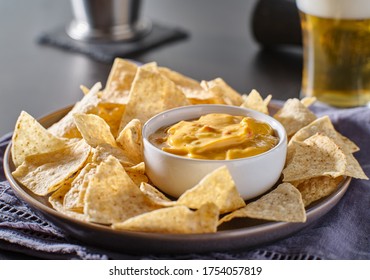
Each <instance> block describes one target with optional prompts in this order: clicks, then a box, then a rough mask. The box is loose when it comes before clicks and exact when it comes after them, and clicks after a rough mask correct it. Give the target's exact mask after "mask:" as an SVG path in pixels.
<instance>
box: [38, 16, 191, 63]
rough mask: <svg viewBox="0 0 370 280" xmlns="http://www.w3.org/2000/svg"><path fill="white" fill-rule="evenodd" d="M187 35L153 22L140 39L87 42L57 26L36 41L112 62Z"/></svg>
mask: <svg viewBox="0 0 370 280" xmlns="http://www.w3.org/2000/svg"><path fill="white" fill-rule="evenodd" d="M187 36H188V34H187V32H186V31H184V30H182V29H180V28H175V27H168V26H164V25H160V24H157V23H154V24H153V27H152V30H151V32H150V33H149V34H148V35H146V36H145V37H143V38H141V39H140V40H135V41H117V42H89V43H87V42H83V41H78V40H74V39H72V38H70V37H69V36H68V35H67V34H66V32H65V28H64V27H59V28H56V29H55V30H51V31H48V32H45V33H43V34H41V35H40V36H39V38H38V43H39V44H45V45H51V46H55V47H58V48H61V49H64V50H68V51H72V52H78V53H82V54H85V55H88V56H90V57H91V58H93V59H95V60H97V61H101V62H106V63H112V62H113V60H114V59H115V58H116V57H131V56H133V55H137V54H139V53H143V52H145V51H148V50H150V49H153V48H156V47H159V46H162V45H164V44H167V43H170V42H174V41H177V40H181V39H184V38H187Z"/></svg>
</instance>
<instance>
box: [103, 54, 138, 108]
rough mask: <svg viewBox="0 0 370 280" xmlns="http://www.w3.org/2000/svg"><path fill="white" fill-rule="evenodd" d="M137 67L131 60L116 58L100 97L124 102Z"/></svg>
mask: <svg viewBox="0 0 370 280" xmlns="http://www.w3.org/2000/svg"><path fill="white" fill-rule="evenodd" d="M137 68H138V66H137V65H136V64H135V63H133V62H130V61H128V60H126V59H122V58H116V59H115V60H114V62H113V66H112V69H111V71H110V73H109V77H108V80H107V84H106V86H105V89H104V91H103V93H102V96H101V97H102V99H103V100H108V101H110V102H113V103H121V104H126V103H127V100H128V95H129V92H130V88H131V84H132V82H133V80H134V78H135V74H136V71H137Z"/></svg>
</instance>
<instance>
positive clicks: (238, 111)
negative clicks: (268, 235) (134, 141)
mask: <svg viewBox="0 0 370 280" xmlns="http://www.w3.org/2000/svg"><path fill="white" fill-rule="evenodd" d="M209 113H226V114H230V115H239V116H250V117H252V118H255V119H257V120H261V121H263V122H266V123H268V124H269V125H270V126H271V127H272V128H273V129H274V130H275V133H276V134H277V135H278V136H279V143H278V144H277V145H276V146H275V147H274V148H272V149H271V150H269V151H267V152H265V153H263V154H260V155H257V156H253V157H247V158H241V159H233V160H203V159H191V158H186V157H181V156H177V155H174V154H170V153H167V152H164V151H162V150H161V149H159V148H157V147H155V146H154V145H153V144H152V143H150V142H149V140H148V139H149V136H150V135H151V134H153V133H154V132H156V131H157V130H158V129H159V128H161V127H165V126H170V125H172V124H175V123H177V122H179V121H181V120H190V119H196V118H199V117H200V116H202V115H206V114H209ZM143 141H144V161H145V167H146V172H147V175H148V177H149V179H150V180H151V181H152V183H153V184H154V185H155V186H157V187H158V188H159V189H160V190H162V191H163V192H165V193H166V194H168V195H170V196H173V197H179V196H180V195H181V194H182V193H184V192H185V191H186V190H188V189H190V188H192V187H194V186H195V185H196V184H197V183H198V182H199V181H200V180H201V179H202V178H203V177H204V176H205V175H207V174H208V173H210V172H211V171H213V170H215V169H217V168H218V167H220V166H222V165H226V166H227V167H228V169H229V171H230V173H231V176H232V178H233V180H234V182H235V184H236V187H237V189H238V191H239V193H240V195H241V196H242V197H243V199H245V200H247V199H251V198H253V197H256V196H258V195H260V194H262V193H264V192H266V191H267V190H269V189H270V188H271V187H272V186H273V185H274V184H275V183H276V181H277V180H278V179H279V177H280V175H281V171H282V169H283V167H284V163H285V157H286V150H287V136H286V132H285V129H284V127H283V126H282V125H281V124H280V123H279V122H278V121H277V120H275V119H274V118H272V117H270V116H267V115H265V114H262V113H259V112H256V111H253V110H249V109H245V108H241V107H236V106H228V105H194V106H185V107H179V108H175V109H172V110H168V111H165V112H162V113H159V114H158V115H156V116H154V117H152V118H151V119H150V120H148V121H147V122H146V123H145V125H144V127H143Z"/></svg>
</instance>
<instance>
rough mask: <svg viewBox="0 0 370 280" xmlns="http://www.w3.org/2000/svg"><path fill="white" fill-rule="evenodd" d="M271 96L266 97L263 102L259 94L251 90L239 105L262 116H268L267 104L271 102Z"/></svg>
mask: <svg viewBox="0 0 370 280" xmlns="http://www.w3.org/2000/svg"><path fill="white" fill-rule="evenodd" d="M271 97H272V96H271V95H269V96H267V97H266V99H265V100H264V99H263V98H262V96H261V95H260V94H259V92H258V91H257V90H255V89H253V90H252V91H251V92H250V93H249V94H248V96H247V97H246V98H244V102H243V104H241V105H240V106H241V107H244V108H248V109H252V110H256V111H258V112H261V113H263V114H266V115H268V114H269V110H268V104H269V102H270V100H271Z"/></svg>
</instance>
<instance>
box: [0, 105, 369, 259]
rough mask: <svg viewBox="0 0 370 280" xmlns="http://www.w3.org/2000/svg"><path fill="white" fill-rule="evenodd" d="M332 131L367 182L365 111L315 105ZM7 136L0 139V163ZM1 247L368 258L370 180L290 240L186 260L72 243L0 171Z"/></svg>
mask: <svg viewBox="0 0 370 280" xmlns="http://www.w3.org/2000/svg"><path fill="white" fill-rule="evenodd" d="M311 109H312V110H313V111H314V112H315V113H316V114H317V115H318V116H321V115H329V116H330V118H331V119H332V121H333V123H334V125H335V127H336V129H337V130H338V131H339V132H340V133H342V134H343V135H345V136H347V137H349V138H350V139H352V140H353V141H354V142H355V143H356V144H357V145H358V146H359V147H360V149H361V150H360V151H359V152H357V153H356V154H355V156H356V158H357V159H358V161H359V162H360V164H361V166H362V167H363V169H364V171H365V173H366V175H367V176H368V177H370V108H367V107H361V108H353V109H335V108H331V107H329V106H326V105H322V104H316V105H315V106H313V107H312V108H311ZM9 139H10V136H9V135H8V136H5V137H3V138H2V139H1V142H0V143H1V144H0V160H1V161H2V159H3V153H4V150H5V148H6V145H7V143H8V142H9ZM0 180H2V182H1V183H0V248H2V249H5V250H8V251H15V252H21V253H25V254H27V255H31V256H34V257H38V258H46V259H263V260H265V259H279V260H285V259H370V240H369V236H370V207H369V206H370V181H365V180H356V179H353V180H352V182H351V184H350V186H349V188H348V191H347V192H346V194H345V195H344V197H343V198H342V199H341V201H340V202H339V203H338V204H337V205H336V206H335V207H334V208H333V209H332V210H331V211H330V212H329V213H328V214H326V215H325V216H324V217H322V218H321V219H319V220H317V221H316V222H314V223H313V224H311V225H310V226H309V227H307V228H305V229H303V230H301V231H300V232H298V233H296V234H294V235H293V236H291V237H288V238H285V239H282V240H279V241H277V242H274V243H271V244H265V245H261V246H259V247H258V248H254V249H250V250H242V249H241V250H240V251H237V252H235V251H234V252H210V253H206V254H186V255H154V254H149V253H148V254H146V255H131V254H128V253H126V252H111V251H108V250H104V249H103V248H96V247H93V246H90V245H87V244H83V243H81V242H79V241H76V240H74V239H73V238H71V237H70V236H68V235H66V234H65V233H63V232H62V231H61V230H60V229H58V228H57V227H56V226H54V225H53V224H52V223H50V222H48V221H46V220H44V219H43V218H42V217H40V216H38V215H37V214H36V213H34V212H33V211H32V210H31V209H30V208H29V207H28V206H27V205H26V204H25V203H24V202H23V201H21V200H20V199H18V198H16V197H15V195H14V193H13V191H12V189H11V187H10V186H9V183H8V182H7V181H6V180H5V178H4V173H3V169H2V165H1V167H0Z"/></svg>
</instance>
